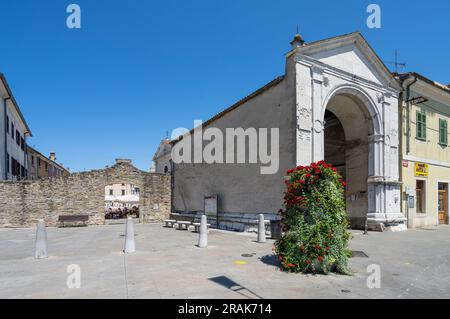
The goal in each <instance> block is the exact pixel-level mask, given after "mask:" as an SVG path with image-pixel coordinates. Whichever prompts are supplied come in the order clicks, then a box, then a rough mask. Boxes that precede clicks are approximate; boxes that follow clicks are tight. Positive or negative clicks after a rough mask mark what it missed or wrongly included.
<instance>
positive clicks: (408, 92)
mask: <svg viewBox="0 0 450 319" xmlns="http://www.w3.org/2000/svg"><path fill="white" fill-rule="evenodd" d="M417 81H418V77H417V75H415V76H414V80H413V81H412V82H411V83H409V84H408V85H407V86H406V89H405V91H406V96H405V99H404V101H405V103H406V155H409V153H410V152H411V149H410V139H411V124H410V123H411V119H410V117H411V107H412V104H411V102H408V101H409V100H410V98H411V87H412V86H413V85H414V84H415V83H416V82H417ZM402 95H403V94H402ZM402 162H403V154H402ZM401 165H402V166H400V168H401V169H400V171H403V163H401ZM401 181H403V173H402V174H401ZM408 197H409V195H408ZM407 199H408V200H407V201H406V205H405V206H406V219H407V221H406V223H407V227H408V228H410V226H411V221H410V218H409V198H407Z"/></svg>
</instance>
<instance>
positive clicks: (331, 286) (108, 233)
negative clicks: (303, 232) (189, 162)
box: [0, 224, 450, 299]
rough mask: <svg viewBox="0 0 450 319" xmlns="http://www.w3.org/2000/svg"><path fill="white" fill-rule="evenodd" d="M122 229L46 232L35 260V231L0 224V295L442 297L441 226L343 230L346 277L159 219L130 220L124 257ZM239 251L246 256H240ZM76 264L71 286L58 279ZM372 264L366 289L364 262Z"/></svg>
mask: <svg viewBox="0 0 450 319" xmlns="http://www.w3.org/2000/svg"><path fill="white" fill-rule="evenodd" d="M124 230H125V225H105V226H89V227H85V228H65V229H57V228H48V229H47V232H48V240H49V245H48V252H49V255H50V257H49V258H47V259H42V260H35V259H34V258H33V254H34V238H35V229H0V298H227V299H228V298H252V299H257V298H449V297H450V227H448V226H439V227H433V228H428V229H422V230H420V229H419V230H410V231H408V232H404V233H372V232H371V233H369V235H363V234H362V233H361V232H360V231H353V232H352V233H353V238H352V240H351V246H350V248H351V249H352V250H356V251H363V252H364V253H365V254H366V255H368V257H355V258H352V259H351V261H350V268H351V270H352V272H353V273H354V274H353V276H343V275H337V274H331V275H329V276H324V275H315V276H314V275H302V274H290V273H284V272H280V271H279V270H278V268H277V266H276V259H275V258H274V257H273V256H272V244H273V241H272V240H268V241H267V242H266V243H264V244H258V243H256V234H245V233H234V232H226V231H218V230H211V231H210V233H209V236H208V241H209V247H208V248H206V249H200V248H197V247H196V246H195V244H196V242H197V238H198V237H197V236H198V235H197V234H195V233H191V232H189V231H179V230H175V229H167V228H164V227H162V225H160V224H143V225H142V224H139V225H135V233H136V236H135V239H136V249H137V252H136V253H134V254H129V255H124V254H123V253H122V249H123V244H124ZM242 254H251V255H252V256H251V257H243V256H242ZM70 264H77V265H79V266H80V267H81V288H79V289H76V288H73V289H69V288H68V287H67V285H66V280H67V277H68V276H69V273H67V266H68V265H70ZM370 264H378V265H380V267H381V272H382V276H381V288H380V289H369V288H367V285H366V280H367V277H368V276H369V274H368V273H367V272H366V269H367V266H368V265H370Z"/></svg>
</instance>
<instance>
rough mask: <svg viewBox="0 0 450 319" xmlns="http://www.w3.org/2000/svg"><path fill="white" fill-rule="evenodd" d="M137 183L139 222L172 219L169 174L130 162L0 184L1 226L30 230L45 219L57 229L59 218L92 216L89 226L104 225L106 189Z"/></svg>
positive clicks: (125, 161)
mask: <svg viewBox="0 0 450 319" xmlns="http://www.w3.org/2000/svg"><path fill="white" fill-rule="evenodd" d="M121 183H126V184H128V183H129V184H134V185H136V187H139V189H140V197H139V200H140V203H139V204H140V221H141V222H147V223H148V222H157V221H162V220H163V219H166V218H168V217H169V214H170V208H171V187H170V175H168V174H157V173H147V172H143V171H141V170H139V169H137V168H135V167H134V166H133V165H131V161H129V160H117V161H116V164H115V165H114V166H112V167H110V168H106V169H102V170H94V171H89V172H82V173H75V174H71V175H69V176H62V177H57V178H49V179H44V180H33V181H20V182H12V181H0V227H29V226H33V225H34V224H35V222H36V219H40V218H43V219H45V221H46V224H47V226H56V225H57V222H58V216H59V215H89V222H88V224H90V225H101V224H104V222H105V186H107V185H110V184H121Z"/></svg>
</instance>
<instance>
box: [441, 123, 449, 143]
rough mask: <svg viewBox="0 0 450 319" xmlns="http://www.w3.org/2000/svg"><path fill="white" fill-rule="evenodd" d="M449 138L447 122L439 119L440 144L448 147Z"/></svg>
mask: <svg viewBox="0 0 450 319" xmlns="http://www.w3.org/2000/svg"><path fill="white" fill-rule="evenodd" d="M447 137H448V129H447V121H446V120H443V119H439V144H441V145H445V146H447Z"/></svg>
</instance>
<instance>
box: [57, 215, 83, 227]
mask: <svg viewBox="0 0 450 319" xmlns="http://www.w3.org/2000/svg"><path fill="white" fill-rule="evenodd" d="M88 221H89V215H59V216H58V222H59V226H60V227H66V224H67V223H69V224H70V225H71V226H87V222H88Z"/></svg>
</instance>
